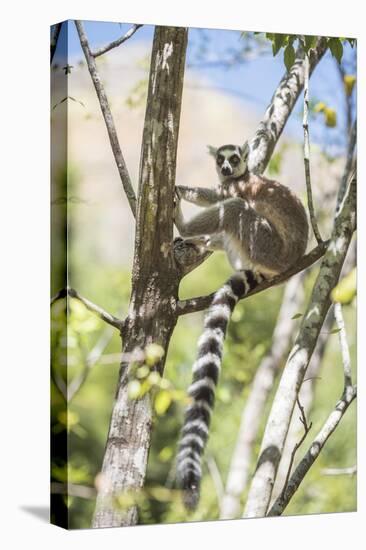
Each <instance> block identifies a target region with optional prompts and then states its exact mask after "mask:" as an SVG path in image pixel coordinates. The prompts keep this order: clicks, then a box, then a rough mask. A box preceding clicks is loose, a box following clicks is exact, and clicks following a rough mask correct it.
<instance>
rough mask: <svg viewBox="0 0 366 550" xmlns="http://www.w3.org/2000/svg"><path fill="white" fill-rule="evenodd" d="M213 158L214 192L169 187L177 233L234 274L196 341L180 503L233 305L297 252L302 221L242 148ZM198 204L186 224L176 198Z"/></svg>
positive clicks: (197, 457)
mask: <svg viewBox="0 0 366 550" xmlns="http://www.w3.org/2000/svg"><path fill="white" fill-rule="evenodd" d="M209 151H210V154H212V155H213V156H214V157H215V159H216V168H217V172H218V175H219V184H218V186H217V188H216V189H204V188H200V187H197V188H189V187H182V186H177V187H176V203H175V212H174V216H175V217H174V219H175V224H176V226H177V228H178V230H179V232H180V234H181V236H182V237H188V238H189V241H190V242H192V241H193V242H194V243H195V244H198V245H201V246H202V247H204V248H206V249H207V250H225V252H226V254H227V256H228V259H229V262H230V264H231V265H232V267H233V269H234V270H235V271H236V272H237V273H236V274H235V275H233V276H232V277H231V278H230V279H229V280H228V281H227V282H226V283H225V284H224V286H223V287H222V288H221V289H220V290H219V291H218V292H216V294H215V296H214V298H213V300H212V303H211V305H210V307H209V309H208V311H207V313H206V316H205V321H204V331H203V334H202V336H201V337H200V339H199V342H198V352H197V359H196V362H195V363H194V365H193V381H192V384H191V386H190V387H189V389H188V394H189V396H190V397H191V399H192V402H191V404H190V405H189V406H188V408H187V410H186V412H185V419H184V425H183V429H182V433H181V439H180V444H179V449H178V455H177V478H178V482H179V485H180V487H181V488H182V489H183V500H184V503H185V505H186V507H187V508H191V509H194V508H195V507H196V505H197V503H198V499H199V489H200V480H201V457H202V454H203V451H204V448H205V445H206V442H207V438H208V430H209V424H210V417H211V412H212V408H213V404H214V400H215V389H216V384H217V381H218V376H219V372H220V367H221V357H222V349H223V342H224V338H225V333H226V328H227V324H228V321H229V319H230V317H231V314H232V311H233V309H234V307H235V304H236V303H237V302H238V300H239V299H240V298H242V297H243V296H245V295H246V294H247V293H248V292H249V291H251V290H252V289H253V288H254V287H255V286H257V285H258V284H259V283H260V281H262V280H263V279H264V278H266V277H271V276H274V275H276V274H278V273H280V272H283V271H285V270H286V269H288V268H289V267H291V265H293V264H294V263H295V262H296V261H297V260H298V259H299V258H300V257H301V256H303V254H304V252H305V249H306V245H307V240H308V220H307V216H306V212H305V209H304V207H303V205H302V204H301V202H300V200H299V199H298V198H297V197H296V196H295V195H294V194H293V193H292V192H291V191H290V189H288V188H287V187H285V186H284V185H281V184H280V183H277V182H275V181H272V180H269V179H267V178H264V177H261V176H256V175H254V174H251V173H249V171H248V168H247V159H248V155H249V146H248V144H247V143H245V144H244V146H243V147H239V146H237V145H223V146H222V147H219V148H218V149H215V148H213V147H210V148H209ZM181 199H185V200H186V201H189V202H192V203H195V204H197V205H199V206H203V207H206V208H205V209H204V210H203V211H202V212H201V213H199V214H198V215H196V216H195V217H193V219H191V220H190V221H188V222H186V221H184V219H183V215H182V211H181V208H180V200H181Z"/></svg>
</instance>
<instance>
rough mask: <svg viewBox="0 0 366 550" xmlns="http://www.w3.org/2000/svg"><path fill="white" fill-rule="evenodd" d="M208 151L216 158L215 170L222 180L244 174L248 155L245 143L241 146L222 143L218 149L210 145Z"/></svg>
mask: <svg viewBox="0 0 366 550" xmlns="http://www.w3.org/2000/svg"><path fill="white" fill-rule="evenodd" d="M210 153H211V154H213V155H214V157H215V159H216V170H217V173H218V175H219V178H220V180H221V181H222V182H223V181H225V180H226V179H229V178H230V179H231V178H238V177H240V176H243V175H244V174H245V172H246V170H247V161H248V155H249V147H248V144H247V143H245V144H244V145H243V147H239V145H222V146H221V147H219V148H218V149H214V148H212V147H211V148H210Z"/></svg>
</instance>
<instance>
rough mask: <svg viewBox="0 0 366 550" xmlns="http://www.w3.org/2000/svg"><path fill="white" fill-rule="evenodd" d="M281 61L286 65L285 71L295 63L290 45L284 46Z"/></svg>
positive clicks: (293, 51) (292, 48) (293, 52)
mask: <svg viewBox="0 0 366 550" xmlns="http://www.w3.org/2000/svg"><path fill="white" fill-rule="evenodd" d="M283 60H284V62H285V65H286V69H287V70H288V71H289V70H290V69H291V67H292V65H293V64H294V61H295V50H294V47H293V45H292V44H289V45H288V46H286V48H285V52H284V55H283Z"/></svg>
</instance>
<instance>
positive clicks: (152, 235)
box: [93, 27, 187, 527]
mask: <svg viewBox="0 0 366 550" xmlns="http://www.w3.org/2000/svg"><path fill="white" fill-rule="evenodd" d="M186 46H187V30H186V29H184V28H173V27H156V30H155V35H154V41H153V49H152V56H151V65H150V77H149V89H148V97H147V109H146V115H145V125H144V133H143V145H142V153H141V165H140V178H139V190H138V205H137V219H136V236H135V251H134V262H133V272H132V294H131V301H130V306H129V312H128V316H127V319H126V321H125V323H124V326H123V329H122V335H123V342H124V345H123V352H124V353H128V352H132V351H134V350H136V348H140V349H144V348H145V347H146V345H148V344H149V343H152V342H154V343H157V344H160V345H161V346H162V347H163V349H164V350H165V352H166V351H167V349H168V345H169V340H170V336H171V333H172V331H173V329H174V327H175V324H176V320H177V314H176V303H177V298H178V284H179V280H180V277H179V271H178V268H177V266H176V264H175V261H174V253H173V248H172V242H173V220H172V215H171V213H172V210H173V197H174V185H175V166H176V151H177V141H178V133H179V119H180V109H181V97H182V88H183V75H184V64H185V52H186ZM165 354H166V353H165ZM164 360H165V358H163V359H162V360H161V361H160V362H159V363H158V364H157V365H156V368H157V370H158V371H159V372H160V373H161V374H162V372H163V368H164ZM128 379H129V364H128V363H122V365H121V371H120V379H119V383H118V389H117V395H116V400H115V404H114V408H113V412H112V418H111V423H110V428H109V434H108V439H107V444H106V450H105V456H104V460H103V467H102V472H101V482H100V489H99V493H98V497H97V504H96V511H95V515H94V520H93V527H114V526H122V525H133V524H135V523H136V522H137V520H138V517H137V509H136V507H135V506H134V507H131V508H129V509H128V510H122V509H119V508H118V506H117V507H116V506H115V502H114V499H115V498H116V497H118V495H119V494H121V493H122V492H125V491H138V490H139V489H141V488H142V486H143V483H144V479H145V473H146V466H147V459H148V451H149V447H150V437H151V426H152V407H151V402H150V396H149V394H146V395H145V396H144V397H142V398H140V399H130V398H129V396H128V391H127V384H128Z"/></svg>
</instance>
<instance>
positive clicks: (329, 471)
mask: <svg viewBox="0 0 366 550" xmlns="http://www.w3.org/2000/svg"><path fill="white" fill-rule="evenodd" d="M321 473H322V474H323V475H325V476H354V475H355V474H356V473H357V466H356V465H354V466H350V467H349V468H323V470H322V471H321Z"/></svg>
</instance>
